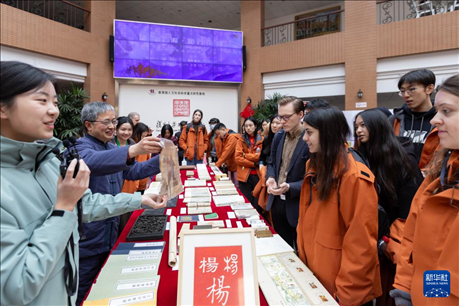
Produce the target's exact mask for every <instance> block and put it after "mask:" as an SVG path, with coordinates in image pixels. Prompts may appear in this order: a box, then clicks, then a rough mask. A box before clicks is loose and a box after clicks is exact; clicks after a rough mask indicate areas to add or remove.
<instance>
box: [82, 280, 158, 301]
mask: <svg viewBox="0 0 459 306" xmlns="http://www.w3.org/2000/svg"><path fill="white" fill-rule="evenodd" d="M150 275H151V274H150ZM159 279H160V277H159V275H157V276H154V277H147V278H135V279H123V280H117V279H112V280H109V279H104V281H99V280H98V281H97V282H96V283H95V284H94V285H93V286H92V288H91V292H90V294H89V296H88V298H87V301H94V302H95V301H100V300H106V299H116V298H120V297H126V296H129V295H133V296H135V295H142V294H145V293H146V292H155V291H157V290H158V285H159ZM150 300H151V299H150ZM131 303H132V302H131ZM150 303H151V302H150ZM127 304H128V303H126V304H125V305H127ZM85 305H86V303H85ZM93 305H96V304H93ZM99 305H101V304H99ZM107 305H110V304H107ZM111 305H113V304H111ZM120 305H122V304H120ZM150 305H152V304H150Z"/></svg>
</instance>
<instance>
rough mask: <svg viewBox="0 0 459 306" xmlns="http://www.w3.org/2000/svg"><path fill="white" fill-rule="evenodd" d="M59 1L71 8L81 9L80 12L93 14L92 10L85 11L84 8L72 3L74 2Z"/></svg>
mask: <svg viewBox="0 0 459 306" xmlns="http://www.w3.org/2000/svg"><path fill="white" fill-rule="evenodd" d="M59 1H60V2H63V3H65V4H68V5H70V6H73V7H76V8H77V9H80V10H82V11H85V12H87V13H91V11H90V10H88V9H85V8H84V7H82V6H79V5H76V4H74V3H72V2H69V1H65V0H59Z"/></svg>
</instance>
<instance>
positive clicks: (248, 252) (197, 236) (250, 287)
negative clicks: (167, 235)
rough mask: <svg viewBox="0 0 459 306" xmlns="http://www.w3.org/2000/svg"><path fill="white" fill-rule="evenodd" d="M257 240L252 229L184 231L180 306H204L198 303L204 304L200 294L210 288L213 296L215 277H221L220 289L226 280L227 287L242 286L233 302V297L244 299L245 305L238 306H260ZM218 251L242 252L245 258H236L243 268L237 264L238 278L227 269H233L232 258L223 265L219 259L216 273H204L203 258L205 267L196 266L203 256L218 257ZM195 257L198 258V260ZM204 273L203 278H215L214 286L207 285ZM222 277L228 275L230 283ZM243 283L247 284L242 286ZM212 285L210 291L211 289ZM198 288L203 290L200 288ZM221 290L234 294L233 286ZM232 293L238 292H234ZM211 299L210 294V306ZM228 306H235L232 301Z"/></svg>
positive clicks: (179, 292)
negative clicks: (215, 254) (230, 266)
mask: <svg viewBox="0 0 459 306" xmlns="http://www.w3.org/2000/svg"><path fill="white" fill-rule="evenodd" d="M254 239H255V238H254V231H253V229H252V228H238V229H236V228H235V229H219V230H192V231H182V233H181V235H180V260H179V277H178V292H177V305H195V300H196V305H198V304H202V302H201V303H198V300H201V301H202V297H201V296H202V294H200V293H201V292H200V291H199V290H200V289H201V288H203V289H205V290H207V291H209V288H211V287H212V289H211V293H212V292H213V291H214V287H215V285H216V281H215V277H214V276H216V277H217V280H218V284H219V285H220V286H221V285H222V284H223V281H224V280H226V281H227V284H231V285H233V284H237V285H238V287H236V289H235V290H236V291H237V293H235V294H233V295H231V298H233V296H236V297H237V298H238V299H243V301H242V302H241V301H239V302H238V303H237V304H238V305H260V296H259V287H258V272H257V258H256V251H255V240H254ZM220 248H221V249H220ZM212 249H214V250H212ZM217 249H218V250H219V251H218V252H220V251H222V250H224V251H227V252H228V250H232V249H235V250H236V251H238V252H240V255H241V256H240V257H236V259H237V260H238V261H236V262H239V263H240V265H239V266H237V264H236V266H237V267H236V274H234V273H233V275H231V274H232V272H234V270H231V271H230V270H227V268H228V267H229V265H228V261H227V259H228V260H229V259H230V258H229V257H228V256H227V257H226V258H224V261H219V260H218V259H217V257H215V258H216V259H217V262H218V268H216V269H215V271H213V272H211V271H206V272H204V270H206V269H207V268H206V266H204V268H203V267H202V266H203V265H204V264H203V262H204V263H205V262H206V261H205V258H203V260H202V261H201V266H199V265H196V263H197V262H198V260H200V258H201V256H200V254H206V255H207V254H214V253H216V252H217V251H216V250H217ZM209 250H211V251H212V252H214V253H212V252H209ZM203 251H205V253H202V252H203ZM196 254H198V255H196ZM219 254H220V253H219ZM221 254H223V253H221ZM195 255H196V256H197V257H196V258H195ZM233 255H234V254H233ZM233 255H231V258H233ZM223 256H225V255H222V256H221V257H223ZM209 258H213V257H209ZM209 258H208V259H209ZM208 262H210V261H208ZM225 263H226V267H225ZM220 265H221V266H220ZM220 268H222V269H220ZM201 269H202V270H203V271H202V275H206V276H207V275H210V277H211V278H213V285H212V283H210V284H209V283H208V282H206V280H207V279H205V278H204V277H202V276H201V271H200V270H201ZM198 270H199V271H198ZM219 271H221V272H219ZM197 273H199V274H197ZM205 273H207V274H205ZM210 273H213V274H210ZM220 273H221V274H222V276H223V275H224V276H225V277H226V279H225V278H224V277H223V278H221V277H222V276H220V278H219V277H218V276H219V275H220ZM196 278H197V279H196ZM241 279H242V280H243V281H242V282H241ZM195 280H197V281H198V284H196V283H195ZM220 280H221V283H220ZM199 283H204V284H199ZM208 285H209V286H210V287H207V286H208ZM196 286H199V287H200V288H198V287H196ZM226 287H228V288H226ZM221 288H224V289H227V290H228V291H230V289H231V288H230V286H222V287H220V289H221ZM233 288H234V286H233ZM225 292H226V291H225ZM231 292H234V290H233V291H231ZM231 292H228V293H227V294H226V301H228V299H229V296H230V293H231ZM205 293H207V292H205ZM195 294H196V297H195ZM220 294H221V292H220ZM209 296H210V293H209V295H208V296H207V297H208V299H209V300H208V302H207V304H211V301H210V297H209ZM220 297H221V295H220V296H219V298H220ZM212 298H214V294H212ZM215 300H216V299H215ZM226 301H225V303H223V301H222V300H221V299H220V300H219V301H218V302H217V301H216V303H214V304H215V305H225V304H226ZM228 304H231V302H230V301H228ZM233 304H234V303H233Z"/></svg>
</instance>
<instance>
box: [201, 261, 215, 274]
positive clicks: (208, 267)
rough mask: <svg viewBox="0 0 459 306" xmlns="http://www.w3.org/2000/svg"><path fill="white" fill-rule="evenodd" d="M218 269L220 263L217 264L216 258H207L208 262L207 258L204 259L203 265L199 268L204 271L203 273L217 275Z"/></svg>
mask: <svg viewBox="0 0 459 306" xmlns="http://www.w3.org/2000/svg"><path fill="white" fill-rule="evenodd" d="M217 268H218V262H217V258H216V257H209V258H207V261H206V258H205V257H204V258H203V259H202V260H201V265H200V266H199V269H202V273H207V272H210V273H215V271H217Z"/></svg>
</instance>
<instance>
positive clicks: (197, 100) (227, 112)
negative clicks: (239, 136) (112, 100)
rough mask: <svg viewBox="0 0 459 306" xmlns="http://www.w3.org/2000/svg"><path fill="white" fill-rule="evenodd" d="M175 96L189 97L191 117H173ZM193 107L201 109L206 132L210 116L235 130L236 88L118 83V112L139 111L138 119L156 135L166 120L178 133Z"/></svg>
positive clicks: (236, 121) (236, 119)
mask: <svg viewBox="0 0 459 306" xmlns="http://www.w3.org/2000/svg"><path fill="white" fill-rule="evenodd" d="M150 90H154V92H155V93H154V94H151V93H150ZM162 91H170V92H186V93H188V92H190V93H201V95H186V94H185V95H184V94H178V93H170V94H169V93H168V94H160V92H162ZM202 94H203V95H202ZM174 99H189V100H190V116H188V117H174V116H173V100H174ZM195 109H200V110H202V111H203V113H204V117H203V119H202V122H203V123H205V124H206V127H207V129H208V131H209V124H208V122H209V119H210V118H213V117H216V118H218V119H220V122H222V123H224V124H225V125H226V126H227V127H228V128H230V129H233V130H235V131H237V130H238V116H239V114H238V88H237V87H221V88H216V87H185V86H165V85H131V84H120V85H119V96H118V115H119V116H127V115H128V114H129V113H130V112H132V111H135V112H138V113H139V114H140V121H141V122H143V123H145V124H147V125H148V126H149V127H151V128H152V129H154V130H155V131H156V133H157V134H159V133H160V132H161V127H162V126H163V125H164V124H165V123H169V124H170V125H172V127H173V129H174V133H175V132H177V131H178V129H179V123H180V121H182V120H185V121H188V122H190V121H191V117H192V115H193V111H194V110H195ZM174 123H175V126H174ZM155 135H156V134H155Z"/></svg>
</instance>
